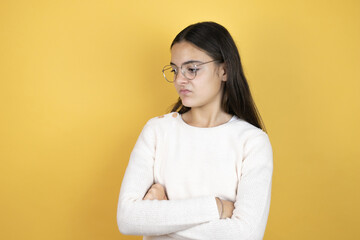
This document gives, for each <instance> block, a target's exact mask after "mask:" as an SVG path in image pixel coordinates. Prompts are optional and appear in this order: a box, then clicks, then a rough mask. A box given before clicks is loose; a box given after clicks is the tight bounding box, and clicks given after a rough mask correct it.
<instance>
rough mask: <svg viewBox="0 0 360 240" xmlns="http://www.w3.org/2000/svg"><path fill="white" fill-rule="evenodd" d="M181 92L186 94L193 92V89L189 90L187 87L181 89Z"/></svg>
mask: <svg viewBox="0 0 360 240" xmlns="http://www.w3.org/2000/svg"><path fill="white" fill-rule="evenodd" d="M179 93H180V94H183V95H186V94H189V93H191V91H190V90H187V89H181V90H180V91H179Z"/></svg>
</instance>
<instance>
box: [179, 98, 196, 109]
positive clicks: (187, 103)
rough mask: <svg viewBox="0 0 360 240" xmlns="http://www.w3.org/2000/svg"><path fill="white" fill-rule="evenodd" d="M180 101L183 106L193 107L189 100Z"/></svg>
mask: <svg viewBox="0 0 360 240" xmlns="http://www.w3.org/2000/svg"><path fill="white" fill-rule="evenodd" d="M181 103H182V105H183V106H185V107H189V108H191V107H194V103H192V102H191V101H186V100H185V101H184V99H181Z"/></svg>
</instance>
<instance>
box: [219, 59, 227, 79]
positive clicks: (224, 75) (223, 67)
mask: <svg viewBox="0 0 360 240" xmlns="http://www.w3.org/2000/svg"><path fill="white" fill-rule="evenodd" d="M219 76H220V78H221V81H223V82H226V81H227V69H226V64H225V63H222V64H221V65H220V71H219Z"/></svg>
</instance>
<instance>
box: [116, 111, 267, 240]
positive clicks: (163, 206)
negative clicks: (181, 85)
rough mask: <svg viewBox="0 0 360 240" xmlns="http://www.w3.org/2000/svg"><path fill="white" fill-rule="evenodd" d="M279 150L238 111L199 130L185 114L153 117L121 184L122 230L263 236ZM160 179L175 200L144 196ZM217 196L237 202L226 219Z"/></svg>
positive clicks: (175, 235)
mask: <svg viewBox="0 0 360 240" xmlns="http://www.w3.org/2000/svg"><path fill="white" fill-rule="evenodd" d="M272 171H273V159H272V148H271V144H270V141H269V138H268V135H267V134H266V133H265V132H263V131H262V130H261V129H259V128H256V127H255V126H253V125H251V124H249V123H248V122H246V121H244V120H241V119H239V118H237V117H236V116H233V118H232V119H231V120H230V121H229V122H227V123H225V124H222V125H220V126H217V127H211V128H199V127H194V126H190V125H188V124H186V123H185V122H184V121H183V120H182V118H181V115H180V114H177V113H169V114H166V115H165V116H161V117H156V118H153V119H150V120H149V121H148V122H147V123H146V125H145V127H144V128H143V130H142V132H141V134H140V136H139V138H138V140H137V142H136V144H135V147H134V149H133V151H132V153H131V156H130V161H129V164H128V166H127V169H126V172H125V175H124V179H123V182H122V185H121V190H120V196H119V202H118V210H117V222H118V226H119V230H120V232H122V233H123V234H131V235H144V239H147V240H149V239H157V240H160V239H162V240H163V239H206V240H209V239H221V240H222V239H226V240H230V239H238V240H258V239H262V238H263V236H264V232H265V227H266V223H267V218H268V214H269V208H270V198H271V182H272ZM153 183H160V184H162V185H163V186H164V187H165V189H166V192H167V196H168V198H169V200H160V201H159V200H142V198H143V197H144V195H145V194H146V192H147V190H148V189H149V188H150V186H151V185H152V184H153ZM215 197H219V198H221V199H225V200H230V201H233V202H235V209H234V211H233V215H232V217H231V218H227V219H220V218H219V213H218V209H217V205H216V200H215Z"/></svg>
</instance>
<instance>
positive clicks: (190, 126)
mask: <svg viewBox="0 0 360 240" xmlns="http://www.w3.org/2000/svg"><path fill="white" fill-rule="evenodd" d="M178 116H179V120H180V122H181V124H182V125H184V126H186V127H189V128H193V129H205V130H206V129H218V128H222V127H225V126H227V125H229V124H230V123H231V122H233V121H234V120H235V119H236V116H235V115H233V116H232V117H231V118H230V120H229V121H227V122H225V123H223V124H220V125H218V126H214V127H196V126H192V125H190V124H187V123H186V122H185V121H184V119H183V118H182V116H181V114H178Z"/></svg>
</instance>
